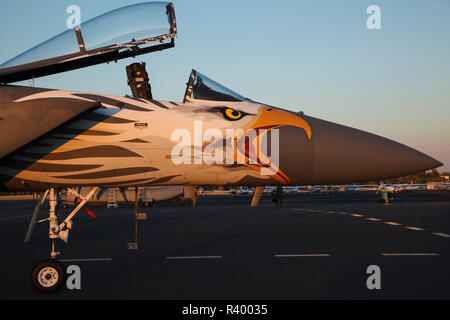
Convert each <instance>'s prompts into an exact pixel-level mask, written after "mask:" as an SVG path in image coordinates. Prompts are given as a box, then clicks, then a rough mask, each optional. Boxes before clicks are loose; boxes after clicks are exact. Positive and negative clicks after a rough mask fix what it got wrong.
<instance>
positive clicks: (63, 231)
mask: <svg viewBox="0 0 450 320" xmlns="http://www.w3.org/2000/svg"><path fill="white" fill-rule="evenodd" d="M98 189H99V188H98V187H95V188H92V190H91V191H90V192H89V193H88V195H87V196H86V197H83V196H81V195H80V194H79V193H78V191H77V190H75V189H72V188H68V189H67V190H68V192H69V193H72V194H74V195H75V196H77V197H79V198H80V199H81V202H80V203H79V204H78V206H77V207H76V208H75V209H74V210H73V211H72V212H71V213H70V214H69V215H68V216H67V218H66V219H64V221H63V222H61V223H60V224H58V218H59V217H60V206H59V204H60V201H59V190H55V189H54V188H51V189H49V190H47V191H46V192H45V193H44V195H43V196H42V197H41V198H40V199H39V200H38V203H37V205H36V209H35V210H34V213H33V217H32V218H31V222H30V226H29V227H28V232H27V235H26V236H25V242H28V241H29V240H30V238H31V232H32V230H33V226H34V224H35V223H36V218H37V215H38V212H39V208H40V206H41V204H42V203H43V202H44V201H45V199H46V197H47V194H48V200H49V204H50V210H49V217H48V218H46V219H43V220H40V221H37V222H44V221H47V220H48V221H49V230H48V236H49V239H50V257H51V259H45V260H42V261H40V262H38V263H37V264H36V265H35V266H34V268H33V270H32V271H31V285H32V286H33V287H34V288H35V289H36V290H37V291H39V292H40V293H55V292H57V291H58V290H60V289H61V287H62V286H63V285H64V283H65V275H66V273H65V268H64V265H63V264H62V263H60V262H59V261H57V260H56V256H57V255H58V254H59V253H60V252H58V251H56V249H55V240H56V239H61V240H63V241H64V242H65V243H67V240H68V237H69V230H71V229H72V218H73V217H74V216H75V215H76V214H77V212H78V211H79V210H80V209H81V208H82V207H83V206H84V205H85V204H86V202H87V201H88V200H89V199H90V198H91V197H92V196H93V195H94V193H95V192H96V191H97V190H98Z"/></svg>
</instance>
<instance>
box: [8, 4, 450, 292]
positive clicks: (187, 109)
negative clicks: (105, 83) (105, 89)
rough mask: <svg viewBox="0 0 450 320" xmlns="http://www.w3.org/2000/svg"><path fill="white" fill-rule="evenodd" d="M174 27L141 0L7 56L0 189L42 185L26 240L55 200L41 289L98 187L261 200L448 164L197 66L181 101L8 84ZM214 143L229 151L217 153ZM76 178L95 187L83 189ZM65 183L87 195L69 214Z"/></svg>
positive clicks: (100, 59) (158, 40) (127, 52)
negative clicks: (275, 190) (280, 190)
mask: <svg viewBox="0 0 450 320" xmlns="http://www.w3.org/2000/svg"><path fill="white" fill-rule="evenodd" d="M2 14H7V12H2ZM124 24H126V25H127V28H126V29H124V28H123V25H124ZM176 36H177V27H176V21H175V12H174V7H173V5H172V4H171V3H162V2H157V3H141V4H136V5H131V6H127V7H124V8H122V9H120V10H114V11H112V12H109V13H105V14H103V15H101V16H99V17H96V18H94V19H92V20H89V21H87V22H85V23H83V24H82V25H81V26H80V27H76V28H75V29H73V30H66V31H65V32H63V33H62V34H60V35H59V36H56V37H54V38H52V39H50V40H49V41H46V42H44V43H42V44H41V45H38V46H36V47H34V48H32V49H30V50H28V51H26V52H24V53H23V54H20V55H19V56H17V57H15V58H13V59H11V60H9V61H7V62H6V63H4V64H2V65H0V83H2V84H1V85H0V190H2V191H24V190H27V191H37V192H42V196H41V198H40V199H39V202H38V205H37V206H36V210H35V213H34V214H33V216H32V221H31V223H30V228H29V231H30V232H28V233H27V238H28V239H29V235H30V234H31V230H32V226H33V225H34V224H35V221H36V216H37V212H38V211H39V207H40V205H41V204H42V203H43V202H44V201H45V200H46V199H47V198H48V200H49V205H50V210H49V216H48V219H47V221H48V222H49V238H50V241H51V257H52V258H53V259H48V260H44V261H42V262H40V263H38V264H37V265H36V266H35V268H34V269H33V271H32V283H33V286H34V287H35V288H36V289H38V290H39V291H41V292H54V291H56V290H58V289H59V288H60V287H61V286H62V283H63V277H64V272H63V269H62V266H61V265H60V264H59V263H58V262H57V261H56V260H55V259H56V257H57V255H58V253H59V252H57V251H56V248H55V241H56V240H57V239H60V240H63V241H64V242H67V240H68V234H69V230H71V228H72V224H73V220H72V219H73V217H74V216H75V215H76V214H77V212H78V211H79V210H80V209H81V208H82V207H83V206H84V205H85V203H86V202H87V201H88V200H89V199H90V198H91V197H92V196H93V195H94V194H95V192H97V190H98V189H99V188H110V187H111V188H112V187H136V188H137V187H147V186H163V185H184V186H195V185H234V186H239V185H252V186H258V188H257V190H255V194H254V199H259V197H260V196H261V193H262V191H263V187H264V186H274V185H320V184H339V183H345V182H346V181H370V180H381V179H385V178H389V177H396V176H402V175H406V174H411V173H415V172H420V171H424V170H427V169H431V168H435V167H438V166H440V165H442V164H441V163H440V162H439V161H437V160H435V159H433V158H431V157H429V156H427V155H425V154H423V153H421V152H419V151H416V150H414V149H412V148H409V147H407V146H405V145H402V144H400V143H397V142H394V141H392V140H389V139H386V138H383V137H380V136H377V135H374V134H370V133H368V132H364V131H361V130H357V129H352V128H349V127H346V126H342V125H338V124H335V123H332V122H328V121H324V120H321V119H318V118H314V117H312V116H309V115H306V114H303V112H298V113H296V112H292V111H288V110H284V109H281V108H279V107H275V106H270V105H267V104H264V103H259V102H255V101H253V100H250V99H248V98H245V97H244V96H242V95H240V94H237V93H236V92H234V91H232V90H229V89H227V88H226V87H224V86H222V85H220V84H219V83H217V82H215V81H213V80H212V79H210V78H208V77H206V76H205V75H203V74H201V73H199V72H196V71H193V72H192V73H191V75H190V77H189V81H188V85H187V88H186V92H185V95H184V98H183V102H173V101H156V100H149V99H138V98H125V97H120V96H113V95H104V94H94V93H84V92H75V91H70V90H54V89H44V88H34V87H24V86H15V85H10V83H13V82H17V81H21V80H26V79H35V78H38V77H41V76H47V75H51V74H56V73H59V72H65V71H70V70H74V69H77V68H82V67H87V66H91V65H95V64H100V63H104V62H111V61H116V60H120V59H124V58H128V57H135V56H138V55H141V54H144V53H149V52H154V51H159V50H164V49H167V48H172V47H174V45H175V41H174V39H175V37H176ZM224 49H225V50H226V49H227V48H226V46H225V45H224ZM180 57H182V54H181V55H180ZM221 63H224V62H223V61H222V62H221ZM261 67H263V66H261ZM167 68H170V66H167ZM242 72H245V70H243V71H242ZM229 132H231V133H230V134H228V133H229ZM214 137H216V138H217V137H220V139H215V138H214ZM202 138H203V141H202ZM264 140H266V141H275V142H274V143H272V145H271V148H272V149H273V150H272V151H271V155H270V156H269V152H268V151H267V150H266V151H264V149H261V148H260V147H259V146H260V142H261V141H264ZM214 144H217V145H218V147H217V148H215V149H214ZM275 147H276V148H275ZM221 148H222V149H224V150H225V151H224V152H223V154H222V155H221V154H220V153H219V152H218V151H217V152H215V151H214V152H211V149H214V150H219V149H221ZM274 148H275V149H278V150H277V152H276V154H277V155H278V160H277V161H275V160H273V154H274V153H275V152H274V150H275V149H274ZM174 150H176V152H174ZM213 153H214V156H218V157H217V158H214V159H215V160H222V161H214V162H212V163H211V161H210V160H211V155H212V154H213ZM239 159H240V160H239ZM79 187H93V188H92V189H91V191H89V192H88V193H87V194H84V195H82V194H80V193H78V191H77V188H79ZM63 191H64V192H70V193H72V194H75V195H76V196H78V197H80V198H81V199H82V201H81V202H80V203H79V205H78V206H76V208H75V209H73V210H72V211H71V212H70V213H69V214H68V215H67V216H66V217H65V218H64V219H62V217H63V215H62V213H60V212H58V208H59V206H58V201H59V195H60V193H61V192H63ZM254 202H257V201H254ZM61 220H62V221H61ZM136 238H137V236H136ZM136 243H137V239H136ZM134 248H137V245H136V246H134Z"/></svg>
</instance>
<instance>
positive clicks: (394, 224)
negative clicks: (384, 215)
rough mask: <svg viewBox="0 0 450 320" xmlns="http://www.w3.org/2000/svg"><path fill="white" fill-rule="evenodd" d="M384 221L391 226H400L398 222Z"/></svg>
mask: <svg viewBox="0 0 450 320" xmlns="http://www.w3.org/2000/svg"><path fill="white" fill-rule="evenodd" d="M385 223H386V224H389V225H391V226H401V224H400V223H397V222H392V221H388V222H385Z"/></svg>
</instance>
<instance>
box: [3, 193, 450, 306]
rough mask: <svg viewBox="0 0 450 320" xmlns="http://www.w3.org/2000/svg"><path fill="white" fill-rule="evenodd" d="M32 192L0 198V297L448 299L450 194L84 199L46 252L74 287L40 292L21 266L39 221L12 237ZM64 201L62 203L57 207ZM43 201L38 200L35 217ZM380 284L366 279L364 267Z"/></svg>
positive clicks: (23, 221) (44, 235)
mask: <svg viewBox="0 0 450 320" xmlns="http://www.w3.org/2000/svg"><path fill="white" fill-rule="evenodd" d="M35 201H36V200H8V201H0V241H1V243H2V259H1V264H0V272H1V273H0V274H1V275H2V277H1V280H0V299H55V298H58V299H152V300H161V299H163V300H165V299H168V300H171V299H189V300H190V299H213V300H216V299H219V300H222V299H233V300H236V299H257V300H259V299H261V300H266V299H271V300H272V299H274V300H278V299H280V300H281V299H283V300H298V299H449V298H450V275H449V270H450V250H449V249H450V192H448V191H433V192H431V191H410V192H403V193H400V194H399V195H396V196H394V202H393V204H392V205H390V206H383V205H380V204H379V203H378V196H377V195H376V194H375V193H372V192H370V193H369V192H363V193H351V192H349V193H339V194H322V193H314V194H309V195H308V194H296V195H287V196H285V198H284V201H283V207H273V206H272V204H271V199H270V197H269V196H268V195H264V196H263V198H262V199H261V202H260V205H259V206H258V207H257V208H251V207H250V206H249V205H250V202H251V196H250V195H238V196H200V197H199V200H198V206H197V207H185V206H183V205H182V204H181V203H175V202H165V203H160V204H157V206H156V207H154V208H144V207H142V208H140V209H139V212H146V213H147V215H148V216H147V220H144V221H139V241H138V246H139V247H138V250H128V249H127V244H128V243H129V242H134V209H133V205H132V204H128V205H125V204H119V206H120V207H119V208H117V209H106V207H105V206H104V205H102V206H100V205H98V206H94V205H88V208H89V209H90V210H91V211H92V212H93V213H94V214H95V215H96V218H92V217H91V216H89V215H88V214H87V213H86V212H85V211H83V210H81V211H80V212H79V213H78V214H77V216H76V217H75V219H74V228H73V230H72V231H71V232H70V235H69V243H68V244H67V245H66V244H64V243H63V242H62V241H58V242H57V248H58V249H59V250H61V254H60V255H59V256H58V259H60V260H61V261H63V263H64V264H65V265H66V266H68V265H74V264H75V265H78V266H79V267H80V269H81V289H80V290H76V289H75V290H69V289H68V288H66V287H65V288H63V289H62V290H61V291H60V292H58V293H57V294H53V295H41V294H39V293H37V292H36V291H35V290H34V289H33V288H32V287H31V285H30V272H31V269H32V267H33V266H34V264H36V263H37V262H38V261H39V260H42V259H44V258H48V257H49V240H48V222H42V223H39V224H37V225H36V227H35V229H34V233H33V235H32V238H31V242H29V243H24V241H23V240H24V237H25V233H26V230H27V228H28V223H29V220H30V217H31V215H32V212H33V209H34V205H35ZM68 210H69V209H65V211H64V212H63V215H64V214H67V213H68ZM46 215H48V207H46V206H44V207H43V208H42V209H41V213H40V217H39V218H40V219H44V218H46ZM372 265H376V266H378V267H379V268H380V284H381V288H380V289H368V287H367V279H368V278H369V277H370V276H371V274H370V273H368V272H367V269H368V267H369V266H372Z"/></svg>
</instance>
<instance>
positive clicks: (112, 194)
mask: <svg viewBox="0 0 450 320" xmlns="http://www.w3.org/2000/svg"><path fill="white" fill-rule="evenodd" d="M118 207H119V206H118V205H117V198H116V188H109V189H108V204H107V205H106V208H118Z"/></svg>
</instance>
